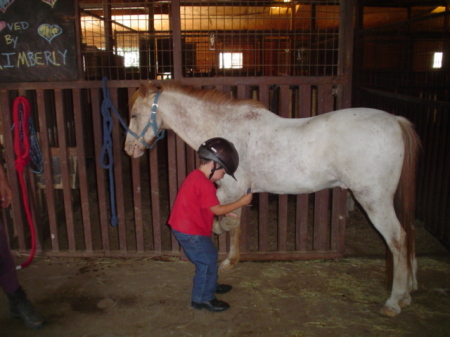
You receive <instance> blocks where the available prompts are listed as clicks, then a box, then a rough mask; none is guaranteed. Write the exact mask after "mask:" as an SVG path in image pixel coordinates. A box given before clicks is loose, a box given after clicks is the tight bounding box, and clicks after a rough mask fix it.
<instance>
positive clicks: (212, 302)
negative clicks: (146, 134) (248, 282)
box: [169, 138, 252, 312]
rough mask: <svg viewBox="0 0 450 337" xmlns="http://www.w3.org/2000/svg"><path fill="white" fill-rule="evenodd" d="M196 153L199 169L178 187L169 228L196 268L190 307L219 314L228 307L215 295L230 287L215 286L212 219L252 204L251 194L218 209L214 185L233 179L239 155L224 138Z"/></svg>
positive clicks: (216, 284) (204, 144)
mask: <svg viewBox="0 0 450 337" xmlns="http://www.w3.org/2000/svg"><path fill="white" fill-rule="evenodd" d="M198 153H199V156H200V159H201V162H200V167H199V168H198V169H196V170H194V171H193V172H191V173H190V174H189V175H188V176H187V177H186V180H185V181H184V182H183V184H182V185H181V187H180V190H179V192H178V194H177V197H176V199H175V203H174V205H173V209H172V213H171V215H170V217H169V226H171V228H172V232H173V234H174V235H175V237H176V238H177V240H178V242H179V243H180V245H181V247H183V249H184V252H185V253H186V256H187V258H188V259H189V260H190V261H191V262H192V263H193V264H194V265H195V276H194V285H193V289H192V303H191V305H192V307H193V308H195V309H207V310H209V311H212V312H220V311H224V310H227V309H228V308H229V307H230V305H229V304H228V303H226V302H223V301H219V300H217V299H216V297H215V295H214V293H218V294H224V293H226V292H228V291H230V290H231V288H232V287H231V286H229V285H225V284H218V283H217V279H218V276H217V272H218V265H217V259H218V252H217V248H216V246H215V245H214V244H213V242H212V240H211V234H212V226H213V221H214V216H219V215H230V216H231V214H229V213H231V212H233V211H234V210H236V209H238V208H241V207H242V206H245V205H248V204H249V203H250V202H251V201H252V194H251V193H248V194H245V195H244V196H242V197H241V198H240V199H239V200H237V201H235V202H233V203H231V204H226V205H220V202H219V200H218V198H217V196H216V186H215V184H214V182H216V181H218V180H220V179H222V178H223V177H224V175H225V173H227V174H229V175H230V176H232V177H233V178H234V172H235V171H236V169H237V167H238V165H239V155H238V153H237V151H236V148H235V147H234V145H233V143H231V142H229V141H228V140H226V139H223V138H212V139H209V140H207V141H206V142H205V143H203V144H202V145H201V146H200V147H199V149H198ZM234 179H236V178H234Z"/></svg>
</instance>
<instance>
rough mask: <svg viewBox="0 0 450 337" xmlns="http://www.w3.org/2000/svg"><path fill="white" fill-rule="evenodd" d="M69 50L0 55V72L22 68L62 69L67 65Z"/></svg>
mask: <svg viewBox="0 0 450 337" xmlns="http://www.w3.org/2000/svg"><path fill="white" fill-rule="evenodd" d="M67 52H68V50H67V49H65V50H56V51H55V50H53V51H51V50H44V51H34V52H33V51H29V52H25V51H22V52H19V53H0V70H6V68H21V67H27V68H30V67H41V66H54V67H60V66H64V65H66V64H67V57H68V53H67Z"/></svg>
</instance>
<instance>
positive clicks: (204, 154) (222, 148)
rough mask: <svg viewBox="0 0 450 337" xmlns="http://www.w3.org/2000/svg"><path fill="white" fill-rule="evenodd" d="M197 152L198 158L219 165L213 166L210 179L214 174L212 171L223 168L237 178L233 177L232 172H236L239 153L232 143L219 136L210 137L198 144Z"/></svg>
mask: <svg viewBox="0 0 450 337" xmlns="http://www.w3.org/2000/svg"><path fill="white" fill-rule="evenodd" d="M198 154H199V156H200V158H202V159H205V160H212V161H214V162H215V163H217V164H219V165H220V167H217V168H216V167H214V169H213V170H212V172H211V176H210V179H211V177H212V175H213V174H214V171H216V170H219V169H220V168H224V169H225V172H226V173H227V174H229V175H230V176H232V177H233V178H234V179H235V180H237V179H236V178H235V177H234V172H236V170H237V168H238V166H239V154H238V152H237V150H236V148H235V147H234V145H233V143H231V142H230V141H228V140H226V139H224V138H220V137H216V138H211V139H208V140H207V141H206V142H204V143H203V144H202V145H200V147H199V148H198Z"/></svg>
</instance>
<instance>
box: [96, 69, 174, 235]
mask: <svg viewBox="0 0 450 337" xmlns="http://www.w3.org/2000/svg"><path fill="white" fill-rule="evenodd" d="M107 80H108V78H107V77H103V80H102V89H103V102H102V116H103V146H102V152H101V154H100V165H101V166H102V167H103V168H104V169H107V170H109V185H110V198H111V201H110V204H111V226H113V227H116V226H117V223H118V219H117V213H116V202H115V200H116V198H115V190H114V171H113V168H114V156H113V152H112V146H113V145H112V138H111V133H112V128H113V123H114V121H113V119H112V117H111V113H110V111H111V110H112V111H113V112H114V114H115V115H116V117H117V119H118V120H119V122H120V124H121V125H122V127H123V128H124V129H125V130H126V132H128V133H129V134H130V135H132V136H133V137H134V138H136V139H137V140H139V141H140V142H141V143H142V144H143V145H144V146H145V147H146V148H147V149H152V148H153V147H154V146H155V145H156V143H157V142H158V141H159V140H161V139H163V138H164V135H165V131H166V130H162V131H161V133H159V132H158V127H157V123H156V110H157V109H158V104H157V103H158V98H159V95H160V94H161V91H158V92H157V93H156V94H155V99H154V102H153V105H152V109H151V114H150V118H149V120H148V122H147V125H146V126H145V128H144V130H143V131H142V132H141V135H140V136H138V135H137V134H136V133H135V132H133V131H131V130H130V129H129V128H128V125H127V124H126V123H125V122H124V121H123V119H122V117H120V115H119V113H118V111H117V109H116V108H115V107H114V105H113V104H112V102H111V99H110V98H109V91H108V88H107V87H106V81H107ZM150 126H152V128H153V133H154V135H155V137H156V141H155V142H154V143H153V144H152V145H148V144H147V143H146V142H145V140H144V135H145V134H146V133H147V130H148V129H149V127H150Z"/></svg>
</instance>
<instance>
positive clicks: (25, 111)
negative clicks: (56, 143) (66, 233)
mask: <svg viewBox="0 0 450 337" xmlns="http://www.w3.org/2000/svg"><path fill="white" fill-rule="evenodd" d="M29 121H30V103H29V102H28V100H27V99H26V98H25V97H22V96H19V97H17V98H16V99H15V100H14V104H13V123H14V153H15V155H16V160H15V162H14V163H15V168H16V171H17V175H18V176H19V183H20V187H21V189H22V200H23V205H24V208H25V213H26V216H27V220H28V224H29V227H30V233H31V252H30V256H29V257H28V260H27V261H26V262H25V263H23V264H22V265H20V266H17V269H21V268H25V267H26V266H28V265H29V264H30V263H31V261H33V258H34V254H35V252H36V232H35V228H34V222H33V218H32V216H31V210H30V205H29V204H28V193H27V189H26V186H25V179H24V172H25V166H27V165H28V164H29V163H30V138H29Z"/></svg>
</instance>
